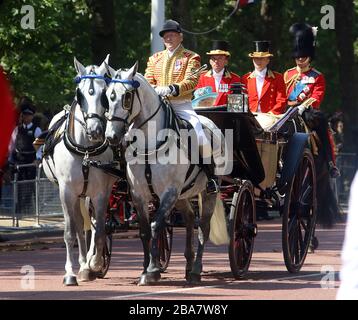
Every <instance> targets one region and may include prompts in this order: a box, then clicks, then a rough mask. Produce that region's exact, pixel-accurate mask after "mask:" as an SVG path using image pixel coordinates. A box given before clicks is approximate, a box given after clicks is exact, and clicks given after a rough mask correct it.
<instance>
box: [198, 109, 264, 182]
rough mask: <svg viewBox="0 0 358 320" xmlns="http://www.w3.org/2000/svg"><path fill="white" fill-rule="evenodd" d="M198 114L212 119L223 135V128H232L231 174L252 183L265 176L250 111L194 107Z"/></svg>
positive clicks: (256, 128)
mask: <svg viewBox="0 0 358 320" xmlns="http://www.w3.org/2000/svg"><path fill="white" fill-rule="evenodd" d="M196 112H197V114H198V115H201V116H204V117H207V118H209V119H210V120H212V121H213V122H214V123H215V124H216V125H217V126H218V128H220V129H221V130H222V132H223V134H224V135H225V130H230V129H231V130H233V147H234V150H233V160H234V166H233V170H232V172H231V176H232V177H235V178H240V179H245V180H250V181H251V182H252V183H253V184H254V185H258V184H260V182H262V181H263V180H264V178H265V171H264V167H263V165H262V162H261V157H260V154H259V152H258V149H257V145H256V138H255V133H256V134H257V132H255V131H257V130H260V129H259V128H258V127H257V126H256V125H255V118H254V115H253V114H252V113H238V112H228V111H226V107H211V108H198V109H196Z"/></svg>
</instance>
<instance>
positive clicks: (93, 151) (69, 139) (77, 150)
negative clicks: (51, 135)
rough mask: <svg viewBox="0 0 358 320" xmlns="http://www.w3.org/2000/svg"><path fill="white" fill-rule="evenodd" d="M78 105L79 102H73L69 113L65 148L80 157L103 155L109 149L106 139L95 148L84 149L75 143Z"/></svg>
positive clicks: (65, 133) (94, 146)
mask: <svg viewBox="0 0 358 320" xmlns="http://www.w3.org/2000/svg"><path fill="white" fill-rule="evenodd" d="M76 105H77V100H73V102H72V104H71V108H70V111H69V116H68V120H67V122H66V126H65V132H64V143H65V146H66V148H67V149H68V150H69V151H71V152H73V153H74V154H77V155H80V156H97V155H99V154H101V153H103V152H104V151H105V150H106V149H107V147H108V141H107V139H105V140H104V142H103V143H98V144H95V145H93V146H87V147H84V146H82V145H80V144H78V143H77V142H75V140H74V139H73V133H74V120H75V117H74V114H75V108H76Z"/></svg>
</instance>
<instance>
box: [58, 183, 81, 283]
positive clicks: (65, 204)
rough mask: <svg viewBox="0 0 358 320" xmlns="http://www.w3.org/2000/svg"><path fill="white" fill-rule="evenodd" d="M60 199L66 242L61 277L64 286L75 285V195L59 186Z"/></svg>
mask: <svg viewBox="0 0 358 320" xmlns="http://www.w3.org/2000/svg"><path fill="white" fill-rule="evenodd" d="M60 199H61V204H62V209H63V213H64V220H65V230H64V241H65V244H66V265H65V270H66V274H65V276H64V278H63V284H64V285H66V286H77V285H78V283H77V279H76V275H75V274H74V272H73V264H74V263H75V259H74V250H73V249H74V248H73V246H74V244H75V241H76V221H75V218H74V217H75V203H76V202H77V200H78V199H77V197H76V196H75V195H74V193H73V192H71V191H70V190H69V189H66V188H65V187H60Z"/></svg>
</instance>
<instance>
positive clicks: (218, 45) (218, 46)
mask: <svg viewBox="0 0 358 320" xmlns="http://www.w3.org/2000/svg"><path fill="white" fill-rule="evenodd" d="M206 54H207V55H216V54H223V55H225V56H230V52H229V43H228V42H227V41H224V40H213V45H212V48H211V50H210V51H209V52H207V53H206Z"/></svg>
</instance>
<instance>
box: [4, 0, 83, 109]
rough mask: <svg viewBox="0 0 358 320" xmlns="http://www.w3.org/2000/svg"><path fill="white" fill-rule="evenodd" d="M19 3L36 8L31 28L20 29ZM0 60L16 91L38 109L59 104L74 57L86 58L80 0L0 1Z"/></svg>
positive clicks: (68, 91) (68, 88)
mask: <svg viewBox="0 0 358 320" xmlns="http://www.w3.org/2000/svg"><path fill="white" fill-rule="evenodd" d="M23 5H32V6H33V7H34V11H35V29H33V30H32V29H22V27H21V24H20V22H21V19H22V18H23V17H24V16H25V13H21V12H20V10H21V7H22V6H23ZM0 10H1V11H0V21H1V24H0V63H1V65H2V66H3V67H4V69H5V71H6V72H7V73H8V76H9V78H10V80H11V83H12V85H13V88H14V92H15V95H16V96H17V97H20V96H22V95H28V96H29V97H31V98H32V99H33V100H34V101H35V102H36V104H37V106H38V107H39V109H58V108H60V107H61V106H63V104H64V103H66V102H68V101H70V100H71V99H72V96H73V91H74V85H73V78H74V76H75V74H76V73H75V70H74V68H73V57H74V55H76V56H77V58H79V59H80V60H81V59H83V60H84V62H83V63H89V60H88V56H89V55H88V48H89V34H88V32H86V30H89V18H88V15H87V7H86V6H85V5H84V3H83V1H75V0H61V1H54V0H46V1H35V0H31V1H30V0H26V1H24V0H13V1H5V3H4V4H3V5H2V6H1V7H0Z"/></svg>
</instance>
